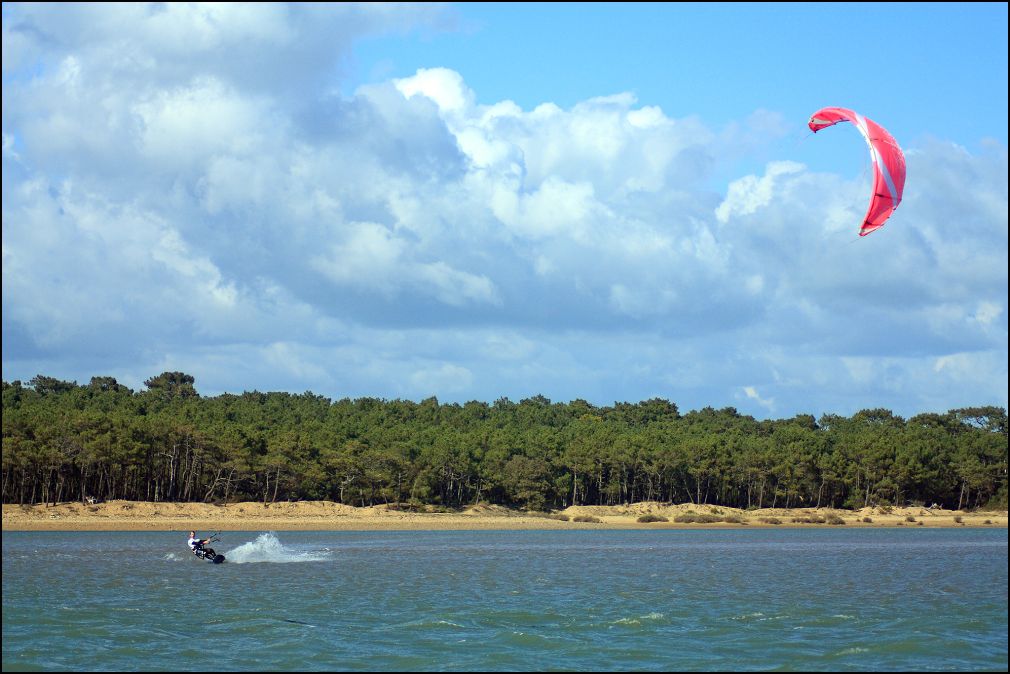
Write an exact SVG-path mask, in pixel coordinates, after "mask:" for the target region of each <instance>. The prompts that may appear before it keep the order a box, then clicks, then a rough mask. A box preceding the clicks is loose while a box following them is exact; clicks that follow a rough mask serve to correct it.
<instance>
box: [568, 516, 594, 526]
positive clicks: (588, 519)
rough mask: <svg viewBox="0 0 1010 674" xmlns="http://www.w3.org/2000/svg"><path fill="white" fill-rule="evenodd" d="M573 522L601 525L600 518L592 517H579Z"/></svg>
mask: <svg viewBox="0 0 1010 674" xmlns="http://www.w3.org/2000/svg"><path fill="white" fill-rule="evenodd" d="M572 521H573V522H590V523H593V524H599V523H600V518H599V517H593V516H592V515H579V516H578V517H575V518H574V519H572Z"/></svg>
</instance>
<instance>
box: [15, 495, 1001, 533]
mask: <svg viewBox="0 0 1010 674" xmlns="http://www.w3.org/2000/svg"><path fill="white" fill-rule="evenodd" d="M423 510H427V512H424V511H423ZM434 510H435V509H432V508H428V509H424V508H408V507H407V506H400V507H398V506H396V505H378V506H371V507H364V508H355V507H352V506H348V505H343V504H340V503H333V502H331V501H312V502H309V501H298V502H291V503H288V502H284V503H272V504H265V505H264V504H263V503H256V502H249V503H233V504H227V505H214V504H207V503H150V502H138V501H109V502H107V503H96V504H91V505H85V504H81V503H76V502H74V503H60V504H57V505H55V506H43V505H36V506H19V505H16V504H14V505H12V504H5V505H4V506H3V530H4V531H184V530H189V529H196V530H198V531H208V530H228V531H252V530H274V531H295V530H348V531H352V530H359V531H368V530H396V529H401V530H425V529H430V530H465V529H474V530H476V529H587V528H590V529H591V528H597V529H663V528H667V529H669V528H678V529H693V528H706V527H709V528H713V527H714V528H731V527H830V526H850V527H852V526H857V527H896V526H903V527H1004V528H1005V527H1006V526H1007V511H1005V510H1004V511H986V512H958V511H951V510H944V509H942V508H932V509H929V508H922V507H911V508H889V507H883V508H864V509H862V510H857V511H851V510H833V509H830V508H789V509H786V508H774V509H772V508H764V509H761V510H740V509H737V508H724V507H718V506H708V505H700V506H696V505H693V504H676V505H671V504H665V503H656V502H645V503H633V504H629V505H621V506H572V507H570V508H566V509H565V510H561V511H555V512H552V513H530V512H524V511H520V510H511V509H509V508H504V507H502V506H496V505H487V504H478V505H474V506H470V507H469V508H465V509H463V510H456V511H451V512H434ZM419 511H420V512H419ZM642 516H652V518H653V519H657V520H660V518H665V519H666V521H661V520H660V521H654V522H639V518H640V517H642ZM579 519H580V520H588V521H577V520H579ZM678 519H680V520H681V521H677V520H678ZM593 520H597V521H593Z"/></svg>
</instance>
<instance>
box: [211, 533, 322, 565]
mask: <svg viewBox="0 0 1010 674" xmlns="http://www.w3.org/2000/svg"><path fill="white" fill-rule="evenodd" d="M224 554H225V557H226V559H227V561H228V563H234V564H253V563H256V562H267V563H274V564H288V563H292V562H321V561H325V560H326V559H329V557H330V555H329V553H327V552H318V551H304V552H303V551H296V550H292V549H291V548H287V547H284V545H283V544H282V543H281V542H280V541H279V540H277V537H276V536H274V535H273V534H272V533H265V534H260V535H259V536H258V537H257V538H256V540H254V541H250V542H248V543H244V544H242V545H240V546H238V547H237V548H235V549H234V550H230V551H227V552H225V553H224Z"/></svg>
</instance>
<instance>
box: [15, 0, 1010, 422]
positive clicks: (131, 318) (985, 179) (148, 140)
mask: <svg viewBox="0 0 1010 674" xmlns="http://www.w3.org/2000/svg"><path fill="white" fill-rule="evenodd" d="M3 30H4V38H3V47H4V53H3V68H4V70H3V100H4V108H3V148H4V151H3V162H4V165H3V377H4V379H5V380H7V381H10V380H13V379H22V380H27V379H30V378H31V377H33V376H34V375H35V374H39V373H42V374H46V375H49V376H56V377H60V378H64V379H74V380H77V381H81V382H86V381H87V380H88V379H89V378H90V377H91V376H95V375H111V376H115V377H117V378H118V379H119V380H120V381H121V382H123V383H125V384H127V385H130V386H133V387H134V388H140V387H142V382H143V380H144V379H146V378H148V377H150V376H152V375H155V374H158V373H160V372H162V371H164V370H182V371H185V372H187V373H189V374H192V375H193V376H195V377H196V380H197V388H198V390H199V391H201V392H202V393H204V394H208V395H213V394H217V393H221V392H226V391H227V392H240V391H242V390H249V389H253V388H255V389H259V390H286V391H293V392H301V391H305V390H312V391H314V392H316V393H320V394H323V395H327V396H330V397H333V398H339V397H344V396H349V397H358V396H377V397H383V398H410V399H415V400H416V399H421V398H424V397H427V396H430V395H436V396H438V398H439V399H440V400H443V401H461V402H462V401H466V400H471V399H477V400H486V401H492V400H494V399H496V398H498V397H501V396H508V397H510V398H512V399H515V400H518V399H522V398H524V397H528V396H532V395H536V394H543V395H546V396H548V397H549V398H551V399H554V400H563V401H567V400H571V399H574V398H585V399H587V400H589V401H590V402H593V403H596V404H601V405H603V404H610V403H612V402H614V401H618V400H621V401H623V400H628V401H636V400H642V399H647V398H651V397H657V396H658V397H663V398H667V399H669V400H672V401H674V402H676V403H677V404H678V405H680V406H681V408H682V409H696V408H699V407H702V406H706V405H711V406H715V407H722V406H726V405H732V406H735V407H737V408H738V409H740V410H741V411H742V412H745V413H748V414H753V415H755V416H758V417H787V416H792V415H793V414H797V413H812V414H815V415H816V414H821V413H825V412H834V413H843V414H851V413H853V412H855V411H858V410H859V409H863V408H866V407H888V408H891V409H893V410H894V411H895V412H897V413H899V414H904V415H911V414H915V413H917V412H921V411H944V410H946V409H950V408H955V407H960V406H966V405H979V404H996V405H1002V406H1006V404H1007V306H1006V305H1007V252H1006V251H1007V152H1006V147H1007V123H1006V119H1007V80H1008V76H1007V51H1008V50H1007V6H1006V4H1005V3H1004V4H968V3H958V4H956V5H955V4H941V3H924V4H911V3H897V4H873V5H866V4H858V5H847V4H839V5H831V4H828V5H825V4H817V5H813V4H811V5H799V4H795V3H787V4H773V5H763V4H758V5H739V4H726V5H719V4H712V3H705V4H698V5H692V4H677V5H660V4H656V3H643V4H631V5H629V4H627V3H622V4H620V5H618V4H596V3H594V4H586V5H574V4H571V3H563V4H531V5H518V6H517V5H514V4H475V3H466V4H461V5H406V6H388V5H375V4H367V5H351V4H341V5H285V4H271V5H262V4H258V5H231V4H229V5H224V6H220V5H196V6H190V5H145V4H139V3H138V4H128V5H121V4H115V5H60V6H59V7H57V6H55V5H30V4H19V3H8V4H5V5H4V8H3ZM826 105H840V106H845V107H850V108H853V109H856V110H858V111H860V112H862V113H864V114H866V115H867V116H869V117H871V118H872V119H874V120H876V121H878V122H879V123H881V124H883V125H884V126H886V127H887V128H888V129H889V130H890V131H891V133H892V134H893V135H894V136H895V137H896V138H897V139H898V140H899V142H900V143H901V144H902V146H903V148H904V149H905V152H906V155H907V160H908V167H909V169H908V181H907V184H906V192H905V200H904V202H903V203H902V205H901V207H900V208H899V209H898V210H897V211H896V213H895V215H894V216H893V217H892V219H891V221H889V223H888V225H887V226H885V227H884V229H882V230H880V231H878V232H876V233H874V234H872V235H871V236H868V237H865V238H862V239H859V238H858V237H856V234H855V233H856V231H857V229H858V226H859V222H860V221H861V217H862V214H863V212H864V211H865V208H866V203H867V201H868V197H869V194H868V191H869V177H868V164H869V161H868V153H867V152H866V147H865V144H864V143H863V142H862V140H861V139H860V137H859V135H858V133H857V132H856V131H855V129H853V128H851V127H849V126H847V125H839V126H838V127H833V128H831V129H827V130H825V131H824V132H821V133H819V134H817V135H816V136H811V135H810V134H809V132H808V130H807V129H806V126H805V123H806V120H807V118H808V117H809V115H810V114H811V113H812V112H814V111H815V110H816V109H818V108H819V107H822V106H826Z"/></svg>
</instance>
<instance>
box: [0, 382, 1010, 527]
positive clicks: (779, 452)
mask: <svg viewBox="0 0 1010 674" xmlns="http://www.w3.org/2000/svg"><path fill="white" fill-rule="evenodd" d="M144 385H145V387H146V388H145V390H142V391H133V390H131V389H130V388H128V387H126V386H123V385H121V384H119V383H118V382H117V381H116V380H115V379H114V378H112V377H94V378H92V379H91V381H90V382H89V383H88V384H86V385H78V384H77V383H76V382H68V381H61V380H59V379H56V378H52V377H47V376H42V375H39V376H37V377H35V378H33V379H32V380H31V381H29V382H28V383H27V384H23V383H22V382H20V381H14V382H12V383H8V382H6V381H5V382H3V502H4V503H20V504H35V503H56V502H60V501H69V500H80V501H82V502H85V501H87V500H89V499H101V500H112V499H127V500H141V501H177V502H214V503H224V502H236V501H249V500H257V501H262V502H264V503H271V502H276V501H288V500H330V501H336V502H339V503H345V504H349V505H356V506H366V505H375V504H380V503H396V504H414V505H437V506H444V507H460V506H465V505H467V504H472V503H477V502H485V503H493V504H500V505H505V506H509V507H518V508H524V509H531V510H545V509H551V508H564V507H567V506H569V505H613V504H620V503H630V502H636V501H664V502H678V503H680V502H692V503H697V504H713V505H723V506H731V507H737V508H761V507H819V506H831V507H835V508H860V507H864V506H867V505H884V504H893V505H906V504H908V503H923V504H926V505H931V504H932V503H939V504H942V505H944V506H945V507H948V508H958V509H967V508H978V507H983V506H989V507H999V508H1001V509H1003V508H1006V503H1007V414H1006V410H1005V409H1003V408H1000V407H991V406H985V407H974V408H962V409H955V410H950V411H948V412H946V413H943V414H940V413H923V414H918V415H916V416H914V417H911V418H910V419H907V420H906V419H903V418H902V417H900V416H898V415H895V414H893V413H892V412H891V411H889V410H886V409H867V410H862V411H860V412H858V413H856V414H854V415H852V416H850V417H845V416H839V415H834V414H826V415H823V416H821V417H820V418H819V419H815V418H814V417H813V416H811V415H805V414H802V415H797V416H795V417H793V418H790V419H775V420H757V419H755V418H754V417H751V416H747V415H742V414H739V413H738V412H737V410H735V409H734V408H732V407H727V408H723V409H712V408H704V409H701V410H696V411H691V412H688V413H686V414H681V413H680V411H679V409H678V408H677V405H676V404H675V403H673V402H670V401H667V400H664V399H658V398H657V399H652V400H646V401H642V402H638V403H626V402H620V403H615V404H614V405H612V406H606V407H598V406H595V405H592V404H590V403H588V402H586V401H584V400H573V401H571V402H568V403H558V402H552V401H550V400H549V399H547V398H545V397H543V396H535V397H532V398H527V399H525V400H522V401H519V402H514V401H511V400H509V399H508V398H501V399H499V400H496V401H495V402H494V403H486V402H477V401H472V402H468V403H465V404H458V403H451V404H442V403H439V402H438V400H437V399H436V398H428V399H426V400H422V401H420V402H413V401H409V400H399V399H397V400H384V399H378V398H358V399H354V400H352V399H348V398H344V399H341V400H335V401H334V400H330V399H328V398H325V397H323V396H320V395H316V394H313V393H310V392H306V393H304V394H290V393H260V392H257V391H252V392H246V393H242V394H241V395H234V394H224V395H219V396H213V397H204V396H201V395H199V394H198V393H197V390H196V388H195V380H194V378H193V377H192V376H190V375H187V374H185V373H182V372H164V373H162V374H160V375H158V376H156V377H152V378H151V379H148V380H147V381H146V382H144Z"/></svg>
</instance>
